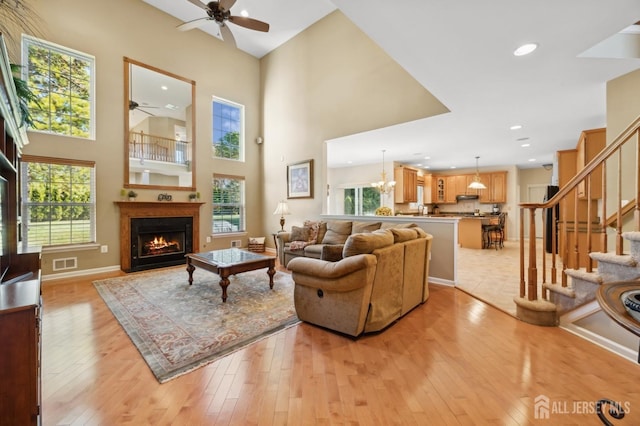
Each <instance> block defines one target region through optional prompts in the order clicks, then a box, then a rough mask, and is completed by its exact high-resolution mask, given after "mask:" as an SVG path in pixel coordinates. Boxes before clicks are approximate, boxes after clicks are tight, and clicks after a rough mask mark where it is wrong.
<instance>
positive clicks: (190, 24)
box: [176, 16, 211, 31]
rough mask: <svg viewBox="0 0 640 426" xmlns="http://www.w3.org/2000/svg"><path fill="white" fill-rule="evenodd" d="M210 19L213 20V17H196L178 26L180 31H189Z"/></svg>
mask: <svg viewBox="0 0 640 426" xmlns="http://www.w3.org/2000/svg"><path fill="white" fill-rule="evenodd" d="M209 20H211V18H210V17H208V16H205V17H204V18H198V19H194V20H193V21H189V22H185V23H184V24H180V25H178V26H177V27H176V28H177V29H178V30H179V31H189V30H192V29H194V28H197V27H199V26H200V25H202V24H204V23H205V22H207V21H209Z"/></svg>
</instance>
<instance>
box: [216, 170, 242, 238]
mask: <svg viewBox="0 0 640 426" xmlns="http://www.w3.org/2000/svg"><path fill="white" fill-rule="evenodd" d="M244 231H245V217H244V178H241V177H234V176H223V175H214V176H213V233H214V234H227V233H231V232H244Z"/></svg>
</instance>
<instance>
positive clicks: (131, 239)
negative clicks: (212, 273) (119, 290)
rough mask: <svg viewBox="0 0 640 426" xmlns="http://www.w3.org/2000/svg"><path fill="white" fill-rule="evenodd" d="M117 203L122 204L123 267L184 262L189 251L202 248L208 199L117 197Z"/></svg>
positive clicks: (121, 259) (145, 266)
mask: <svg viewBox="0 0 640 426" xmlns="http://www.w3.org/2000/svg"><path fill="white" fill-rule="evenodd" d="M115 204H116V205H117V206H118V207H119V208H120V269H122V270H123V271H125V272H135V271H141V270H145V269H152V268H160V267H164V266H171V265H179V264H184V263H186V260H185V257H184V255H185V254H187V253H191V252H197V251H198V247H199V235H200V231H199V225H200V207H201V206H202V205H203V204H204V203H202V202H197V203H194V202H162V201H116V202H115ZM140 233H142V236H140V235H139V234H140ZM160 237H162V241H161V240H160ZM154 238H156V240H155V241H154Z"/></svg>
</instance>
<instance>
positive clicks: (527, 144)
mask: <svg viewBox="0 0 640 426" xmlns="http://www.w3.org/2000/svg"><path fill="white" fill-rule="evenodd" d="M520 146H521V147H523V148H526V147H528V146H531V144H529V143H523V144H522V145H520Z"/></svg>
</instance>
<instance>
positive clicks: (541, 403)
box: [533, 395, 549, 419]
mask: <svg viewBox="0 0 640 426" xmlns="http://www.w3.org/2000/svg"><path fill="white" fill-rule="evenodd" d="M533 417H535V418H536V419H548V418H549V397H548V396H546V395H538V396H536V399H535V400H534V403H533Z"/></svg>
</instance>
